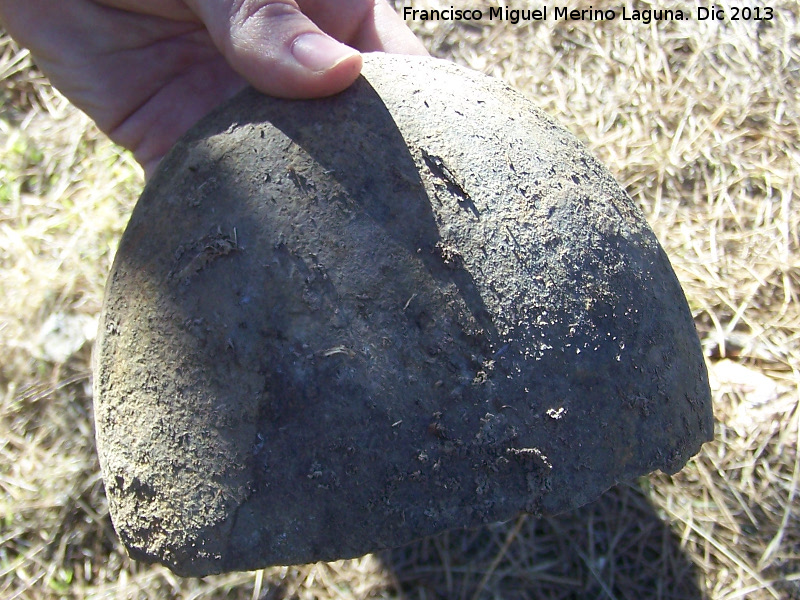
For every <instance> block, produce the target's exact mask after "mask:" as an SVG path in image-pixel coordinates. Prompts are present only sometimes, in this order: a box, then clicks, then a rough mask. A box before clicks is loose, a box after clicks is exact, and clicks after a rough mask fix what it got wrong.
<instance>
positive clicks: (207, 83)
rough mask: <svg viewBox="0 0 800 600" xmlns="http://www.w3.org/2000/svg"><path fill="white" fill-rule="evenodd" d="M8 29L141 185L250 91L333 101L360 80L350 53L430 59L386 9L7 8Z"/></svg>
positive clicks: (198, 1) (120, 1) (360, 0)
mask: <svg viewBox="0 0 800 600" xmlns="http://www.w3.org/2000/svg"><path fill="white" fill-rule="evenodd" d="M0 21H2V22H3V24H4V26H5V27H6V30H7V31H8V33H9V34H11V36H13V37H14V38H15V39H17V40H18V41H19V42H20V43H21V44H22V45H24V46H26V47H27V48H29V49H30V51H31V53H32V54H33V56H34V58H35V60H36V63H37V65H38V66H39V67H40V68H41V69H42V71H44V73H45V74H46V75H47V76H48V77H49V78H50V80H51V82H52V83H53V85H54V86H55V87H57V88H58V89H59V90H60V91H61V92H62V93H63V94H64V95H65V96H66V97H67V98H69V100H70V101H72V102H73V103H74V104H75V105H76V106H78V107H79V108H80V109H82V110H83V111H84V112H86V114H88V115H89V116H90V117H91V118H92V119H93V120H94V121H95V122H96V123H97V125H98V126H99V127H100V129H102V130H103V131H104V132H105V133H106V134H108V136H109V137H110V138H111V139H112V140H114V141H115V142H117V143H118V144H120V145H122V146H125V147H126V148H129V149H130V150H132V151H133V153H134V156H135V157H136V159H137V160H138V161H139V163H140V164H141V165H142V167H143V168H144V170H145V175H150V174H152V172H153V171H154V170H155V168H156V166H157V165H158V163H159V161H160V160H161V158H162V157H163V156H164V154H165V153H166V152H167V150H169V148H171V147H172V145H173V144H174V143H175V142H176V141H177V139H178V138H179V137H180V136H181V135H182V134H183V133H184V132H186V131H187V130H188V129H189V128H190V127H191V126H192V125H193V124H194V123H195V122H196V121H197V120H198V119H200V118H201V117H202V116H203V115H205V114H206V113H207V112H209V111H210V110H211V109H212V108H214V107H215V106H216V105H217V104H219V103H220V102H222V101H223V100H225V99H227V98H229V97H230V96H232V95H234V94H235V93H236V92H237V91H238V90H240V89H241V88H242V87H244V86H245V85H246V83H248V82H249V83H250V84H252V85H253V86H255V87H256V88H258V89H259V90H261V91H262V92H264V93H266V94H270V95H273V96H281V97H290V98H311V97H317V96H326V95H330V94H334V93H336V92H339V91H341V90H343V89H344V88H346V87H347V86H349V85H350V84H351V83H352V82H353V81H354V80H355V79H356V77H358V74H359V72H360V70H361V56H360V55H359V54H358V52H357V51H356V50H354V49H353V48H358V49H359V50H363V51H386V52H398V53H405V54H425V53H426V51H425V49H424V47H423V46H422V44H421V43H420V42H419V40H417V39H416V38H415V37H414V35H413V34H412V33H411V31H410V30H409V29H408V28H407V27H406V26H405V24H404V23H403V21H402V20H401V19H400V17H399V16H398V15H397V14H396V13H395V12H394V10H393V9H392V7H391V6H390V5H389V4H388V2H387V0H296V1H295V0H25V1H24V2H20V0H0ZM323 31H324V32H326V33H327V34H329V35H326V34H325V33H323ZM329 36H330V37H329ZM336 40H340V41H341V42H344V43H347V44H350V45H351V46H352V47H348V46H345V45H344V44H343V43H340V42H337V41H336Z"/></svg>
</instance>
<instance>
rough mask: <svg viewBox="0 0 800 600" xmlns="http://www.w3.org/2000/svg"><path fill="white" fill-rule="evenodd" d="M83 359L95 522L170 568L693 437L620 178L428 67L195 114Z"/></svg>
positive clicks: (659, 271)
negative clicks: (96, 474) (91, 360)
mask: <svg viewBox="0 0 800 600" xmlns="http://www.w3.org/2000/svg"><path fill="white" fill-rule="evenodd" d="M95 366H96V369H95V402H96V407H95V408H96V423H97V438H98V440H97V441H98V451H99V454H100V459H101V464H102V468H103V473H104V478H105V483H106V491H107V494H108V498H109V502H110V506H111V511H112V516H113V520H114V524H115V527H116V528H117V531H118V533H119V535H120V536H121V538H122V539H123V541H124V543H125V545H126V546H127V548H128V549H129V551H130V553H131V555H132V556H134V557H135V558H138V559H141V560H145V561H149V562H152V561H158V562H162V563H164V564H166V565H168V566H169V567H170V568H172V569H173V570H174V571H175V572H176V573H178V574H181V575H192V576H203V575H207V574H210V573H218V572H222V571H230V570H251V569H257V568H260V567H264V566H267V565H272V564H291V563H305V562H312V561H317V560H332V559H339V558H345V557H352V556H357V555H361V554H365V553H367V552H370V551H374V550H377V549H380V548H386V547H391V546H396V545H400V544H403V543H406V542H409V541H411V540H413V539H415V538H418V537H421V536H425V535H429V534H433V533H436V532H439V531H442V530H444V529H448V528H454V527H468V526H475V525H480V524H482V523H486V522H493V521H499V520H505V519H509V518H512V517H513V516H514V515H515V514H517V513H518V512H520V511H526V512H530V513H533V514H554V513H558V512H563V511H567V510H570V509H573V508H575V507H578V506H580V505H582V504H584V503H586V502H589V501H591V500H593V499H595V498H596V497H597V496H598V495H600V494H601V493H602V492H603V491H604V490H606V489H608V488H609V487H610V486H612V485H614V484H615V483H617V482H620V481H627V480H632V479H634V478H636V477H638V476H640V475H643V474H646V473H648V472H650V471H653V470H656V469H661V470H664V471H667V472H674V471H677V470H678V469H680V468H681V467H682V466H683V465H684V463H685V462H686V461H687V460H688V459H689V458H690V457H691V456H692V455H693V454H695V453H696V452H697V451H698V449H699V448H700V446H701V444H702V443H703V442H705V441H707V440H709V439H710V438H711V436H712V429H713V424H712V415H711V401H710V394H709V389H708V381H707V375H706V369H705V365H704V362H703V357H702V354H701V350H700V345H699V341H698V338H697V335H696V333H695V329H694V324H693V321H692V316H691V314H690V311H689V308H688V306H687V303H686V300H685V298H684V295H683V292H682V290H681V287H680V285H679V283H678V281H677V279H676V277H675V274H674V273H673V271H672V268H671V266H670V264H669V261H668V259H667V257H666V255H665V254H664V252H663V250H662V249H661V247H660V245H659V244H658V242H657V240H656V239H655V236H654V235H653V233H652V232H651V230H650V228H649V227H648V225H647V223H646V221H645V219H644V217H643V215H642V214H641V213H640V211H639V210H638V209H637V208H636V207H635V205H634V204H633V202H632V201H631V199H630V198H629V197H628V196H627V194H626V193H625V192H624V191H623V190H622V189H621V188H620V186H619V185H618V184H617V183H616V182H615V181H614V179H613V178H612V176H611V175H610V174H609V173H608V171H607V170H606V169H605V168H604V167H603V166H602V165H600V164H599V163H598V162H597V161H596V160H595V159H594V158H593V157H592V156H591V155H589V153H588V152H587V151H586V150H585V149H584V148H583V146H582V145H581V144H580V143H579V142H578V141H577V140H576V139H575V138H574V137H573V136H572V135H571V134H569V133H568V132H566V131H565V130H564V129H563V128H561V127H560V126H559V125H558V124H556V123H555V122H554V121H553V120H552V119H550V118H549V117H547V116H546V115H545V114H543V113H542V112H541V111H539V110H538V109H536V108H535V107H533V106H532V104H531V103H530V101H528V100H526V99H525V98H523V97H522V96H521V95H519V94H517V93H516V92H514V91H513V90H511V89H509V88H508V87H507V86H505V85H504V84H503V83H501V82H499V81H497V80H494V79H491V78H489V77H486V76H484V75H480V74H478V73H474V72H472V71H469V70H466V69H463V68H461V67H458V66H456V65H453V64H451V63H448V62H445V61H440V60H436V59H429V58H419V57H399V56H388V55H382V54H374V55H367V56H366V57H365V65H364V71H363V76H362V77H361V78H359V80H358V81H357V82H356V83H355V84H354V85H353V86H352V87H351V88H349V89H348V90H347V91H345V92H343V93H341V94H339V95H337V96H334V97H331V98H327V99H321V100H308V101H298V100H295V101H289V100H279V99H272V98H266V97H264V96H262V95H260V94H258V93H256V92H255V91H253V90H247V91H244V92H242V93H241V94H239V95H238V96H237V97H235V98H234V99H233V100H231V101H230V102H228V103H227V104H225V105H224V106H222V107H220V108H219V109H217V110H216V111H215V112H214V113H212V114H211V115H209V116H208V117H207V118H205V119H204V120H203V121H202V122H201V123H199V124H198V125H197V126H196V127H195V128H194V129H193V130H192V131H191V132H190V133H189V134H188V135H187V136H186V137H185V138H184V139H183V140H182V141H181V142H179V143H178V144H177V146H176V147H175V148H174V149H173V150H172V152H171V153H170V154H169V155H168V156H167V158H165V160H164V161H163V164H162V165H161V167H160V169H159V171H158V173H157V174H156V175H155V177H154V178H153V179H152V181H151V182H150V183H149V184H148V185H147V187H146V189H145V191H144V193H143V194H142V197H141V199H140V200H139V203H138V204H137V206H136V209H135V211H134V213H133V216H132V218H131V221H130V224H129V226H128V229H127V231H126V233H125V235H124V237H123V240H122V242H121V244H120V247H119V250H118V253H117V257H116V261H115V264H114V267H113V270H112V273H111V275H110V278H109V283H108V287H107V292H106V300H105V307H104V311H103V314H102V317H101V324H100V332H99V339H98V344H97V349H96V365H95Z"/></svg>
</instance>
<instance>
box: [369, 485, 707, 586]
mask: <svg viewBox="0 0 800 600" xmlns="http://www.w3.org/2000/svg"><path fill="white" fill-rule="evenodd" d="M381 560H382V561H383V563H384V565H385V566H386V567H387V569H388V570H389V571H390V572H391V573H393V575H394V577H395V578H396V585H397V586H398V588H399V591H400V592H401V593H402V596H401V597H402V598H404V600H416V599H418V598H419V599H431V598H442V599H448V600H451V599H453V600H454V599H461V598H463V599H466V600H472V599H475V600H477V599H486V598H502V599H504V600H516V599H527V598H531V599H537V600H539V599H548V600H549V599H559V600H561V599H564V600H566V599H590V598H591V599H603V600H605V599H623V598H626V599H636V600H644V599H663V600H666V599H676V600H677V599H680V600H695V599H697V600H699V599H700V598H703V597H704V594H703V593H702V592H701V589H700V587H699V584H698V581H699V570H698V569H697V567H696V566H695V565H694V564H693V563H692V562H691V561H690V560H689V559H688V558H687V557H686V556H685V555H684V554H683V553H682V551H681V548H680V539H679V538H678V537H677V536H676V535H675V533H674V532H673V531H672V530H671V529H670V528H669V527H668V525H667V523H665V522H664V521H663V520H662V519H661V518H659V516H658V515H657V514H656V513H655V511H654V509H653V507H652V506H651V505H650V503H649V502H648V501H647V499H646V498H645V497H644V496H643V495H642V493H641V492H640V491H639V490H638V489H635V488H632V487H629V486H622V485H621V486H617V487H615V488H612V489H611V490H609V491H608V492H606V494H604V495H603V496H602V497H601V498H600V499H598V500H596V501H595V502H593V503H591V504H588V505H586V506H584V507H582V508H580V509H578V510H576V511H573V512H571V513H568V514H564V515H560V516H557V517H548V518H540V519H536V518H534V517H525V516H523V517H520V518H518V519H517V520H516V521H511V522H509V523H504V524H498V525H494V526H489V527H485V528H481V529H476V530H469V531H450V532H446V533H444V534H441V535H438V536H435V537H430V538H425V539H423V540H420V541H417V542H415V543H413V544H410V545H407V546H404V547H402V548H399V549H395V550H390V551H386V552H384V553H383V554H382V555H381Z"/></svg>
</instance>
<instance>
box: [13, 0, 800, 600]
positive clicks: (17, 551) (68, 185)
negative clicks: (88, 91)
mask: <svg viewBox="0 0 800 600" xmlns="http://www.w3.org/2000/svg"><path fill="white" fill-rule="evenodd" d="M397 4H398V5H400V3H399V2H398V3H397ZM450 4H452V5H453V6H455V7H456V8H466V7H469V8H475V7H478V8H480V7H484V9H485V10H486V7H488V6H489V4H488V3H485V2H480V1H478V0H473V1H471V2H466V1H463V0H452V2H450V3H447V6H450ZM717 4H718V5H722V6H727V5H726V3H717ZM520 5H521V4H520ZM591 5H592V6H594V8H609V7H611V8H616V7H618V6H619V4H617V3H610V2H608V1H605V0H596V1H594V2H593V3H591ZM435 6H436V5H435V4H434V3H432V2H426V1H423V0H419V1H418V2H414V7H415V8H432V7H435ZM441 6H442V5H440V7H441ZM574 6H575V7H577V8H588V6H590V3H588V2H585V1H582V0H581V1H578V2H576V3H574ZM637 6H638V7H640V8H642V7H644V8H648V7H650V8H658V7H669V8H675V5H674V3H673V4H672V5H671V6H668V4H667V3H662V2H660V0H657V1H654V2H642V3H639V4H638V5H637ZM693 6H694V5H693V4H691V3H686V6H685V7H684V8H686V9H691V8H692V7H693ZM772 6H773V8H774V13H775V19H774V20H773V21H771V22H769V23H761V24H758V23H753V22H730V21H711V20H709V21H698V20H696V19H695V18H694V17H693V18H692V19H691V20H689V21H684V22H660V23H651V24H649V25H644V24H642V23H641V22H632V21H622V20H619V19H617V20H614V21H605V22H599V21H594V22H587V21H569V22H565V21H557V22H556V21H553V20H552V19H551V20H549V21H546V22H540V23H527V24H525V23H520V24H517V25H512V24H510V23H507V22H502V23H498V22H492V23H490V22H488V21H484V22H479V23H477V24H473V25H465V24H463V23H462V24H459V23H448V22H416V23H413V24H412V25H413V27H414V28H415V30H416V31H417V33H418V35H420V37H421V38H422V39H423V40H424V41H425V43H426V45H427V46H428V48H429V49H431V51H432V52H433V53H434V54H436V55H438V56H441V57H445V58H450V59H452V60H454V61H456V62H459V63H461V64H465V65H468V66H470V67H473V68H476V69H478V70H481V71H484V72H486V73H490V74H493V75H495V76H497V77H500V78H502V79H504V80H506V81H508V82H509V83H510V84H511V85H512V86H514V87H516V88H517V89H519V90H520V91H522V92H523V93H525V94H526V95H528V96H529V97H530V98H532V99H533V100H534V101H535V102H536V103H537V104H539V105H540V106H541V107H543V108H544V109H545V110H546V111H547V112H549V113H550V114H552V115H553V116H555V117H556V118H558V119H559V120H560V121H561V122H562V123H564V124H565V125H566V126H567V127H568V128H569V129H570V130H572V131H573V132H574V133H576V134H577V135H578V136H579V137H580V138H582V139H583V140H584V141H585V142H586V144H587V145H588V146H589V147H590V148H591V149H592V151H593V152H594V153H595V154H597V155H598V156H599V157H600V159H601V160H602V161H603V162H604V163H605V164H606V165H608V166H609V168H610V169H611V170H612V172H613V173H614V174H615V176H616V177H617V178H618V180H619V181H620V182H621V183H622V184H623V185H624V186H625V188H626V189H627V190H628V192H629V193H630V194H631V196H632V197H633V198H634V200H635V201H636V202H637V203H638V204H639V206H640V207H641V208H642V210H643V211H644V213H645V214H646V216H647V217H648V220H649V221H650V223H651V225H652V226H653V228H654V230H655V231H656V233H657V235H658V236H659V239H660V240H661V242H662V244H663V245H664V247H665V249H666V251H667V253H668V255H669V256H670V259H671V260H672V263H673V266H674V267H675V270H676V272H677V274H678V277H679V279H680V280H681V282H682V284H683V286H684V289H685V291H686V294H687V297H688V299H689V303H690V306H691V308H692V311H693V314H694V317H695V322H696V324H697V328H698V332H699V334H700V337H701V340H702V342H703V345H704V348H705V351H706V354H707V357H708V365H709V370H710V373H711V376H712V383H713V395H714V408H715V416H716V419H717V428H716V439H715V441H714V442H713V443H710V444H707V445H706V446H705V447H704V449H703V450H702V452H701V453H700V454H699V455H698V456H697V457H696V458H695V459H694V460H693V461H691V462H690V464H689V465H688V466H687V467H686V468H685V469H684V470H683V471H682V472H681V473H679V474H678V475H676V476H674V477H668V476H666V475H663V474H654V475H651V476H650V477H647V478H643V479H642V480H640V481H639V482H635V484H633V485H630V486H620V487H617V488H614V489H613V490H611V491H609V492H608V493H607V494H606V495H605V496H603V497H602V498H601V499H600V500H598V501H596V502H594V503H592V504H590V505H588V506H586V507H584V508H582V509H580V510H578V511H576V512H574V513H571V514H569V515H562V516H559V517H555V518H544V519H533V518H528V517H521V518H519V519H518V520H516V521H514V522H511V523H508V524H503V525H496V526H493V527H489V528H484V529H481V530H476V531H470V532H449V533H446V534H442V535H440V536H438V537H435V538H429V539H425V540H421V541H419V542H417V543H414V544H412V545H410V546H408V547H405V548H400V549H397V550H393V551H390V552H385V553H382V554H378V555H369V556H366V557H363V558H360V559H356V560H350V561H340V562H337V563H319V564H315V565H304V566H295V567H281V568H270V569H265V570H263V571H258V572H255V573H236V574H229V575H224V576H218V577H209V578H206V579H204V580H196V579H187V580H184V579H180V578H177V577H175V576H174V575H172V574H171V573H170V572H169V571H167V570H166V569H164V568H161V567H157V566H146V565H141V564H137V563H135V562H133V561H131V560H130V559H128V558H127V556H126V554H125V552H124V549H123V548H122V546H121V545H120V543H119V541H118V540H117V538H116V535H115V533H114V531H113V528H112V526H111V522H110V519H109V516H108V510H107V506H106V502H105V496H104V492H103V487H102V482H101V480H100V477H99V468H98V464H97V459H96V457H95V453H94V446H93V432H92V407H91V390H90V385H89V382H90V371H89V357H90V352H91V345H92V339H91V338H92V335H91V333H90V329H91V328H88V329H89V332H87V328H86V327H85V326H83V325H85V324H86V322H88V321H91V319H95V318H96V316H97V314H98V312H99V309H100V304H101V300H102V290H103V285H104V280H105V276H106V273H107V271H108V269H109V267H110V263H111V260H112V258H113V254H114V250H115V247H116V243H117V240H118V238H119V236H120V234H121V232H122V230H123V228H124V226H125V222H126V219H127V216H128V214H129V212H130V210H131V208H132V206H133V204H134V202H135V200H136V197H137V195H138V192H139V191H140V189H141V186H142V177H141V174H140V171H139V169H138V167H137V166H136V165H135V164H134V162H133V161H132V159H131V157H130V155H129V154H127V153H126V152H123V151H121V150H120V149H118V148H116V147H115V146H113V145H112V144H111V143H109V142H108V141H107V140H105V139H104V138H103V136H102V135H101V134H99V133H98V132H97V130H96V129H95V128H94V126H93V125H92V124H91V123H90V122H89V121H88V120H87V119H86V118H85V117H83V116H82V115H81V114H80V113H78V112H77V111H76V110H75V109H74V108H72V107H71V106H70V105H69V104H68V103H66V102H65V101H64V100H63V98H61V97H60V96H59V95H58V94H57V93H56V92H54V91H53V90H52V89H51V88H50V86H49V85H48V83H47V81H46V80H45V79H43V78H42V77H41V75H40V74H39V73H38V72H37V70H36V69H35V67H34V66H33V64H32V62H31V60H30V57H29V56H28V54H27V52H25V51H24V50H22V49H20V48H18V47H17V46H16V45H15V44H14V43H13V42H12V41H11V40H9V39H8V38H7V37H5V36H4V37H2V38H0V79H2V87H0V103H1V104H0V356H2V357H3V359H2V364H0V597H3V598H33V599H38V598H106V597H108V598H137V599H138V598H243V599H244V598H264V599H269V600H278V599H284V598H286V599H289V598H292V599H312V598H314V599H322V600H327V599H333V598H342V599H344V598H408V599H417V598H419V599H429V598H465V599H472V598H475V599H482V598H509V599H516V598H613V599H623V598H688V599H690V600H691V599H694V598H697V599H701V598H703V599H704V598H713V599H734V598H755V599H761V598H764V599H768V598H776V599H783V598H790V599H791V598H796V599H797V598H800V490H798V485H799V484H800V452H798V429H800V402H798V401H799V400H800V299H799V298H798V295H799V294H800V254H799V253H798V248H800V239H798V237H799V236H800V233H799V232H800V207H799V206H798V191H799V190H800V150H798V146H797V140H799V139H800V91H798V90H800V50H798V47H799V46H800V22H798V14H797V8H796V4H795V3H794V2H788V1H783V0H778V1H776V2H774V3H772ZM53 315H56V317H57V319H58V321H57V322H58V323H59V327H54V326H53V323H54V321H53V320H52V318H53V317H52V316H53ZM48 319H50V320H49V321H48ZM76 323H77V324H79V325H81V326H75V327H73V328H72V329H74V331H71V330H70V327H72V326H73V325H75V324H76ZM59 331H60V332H61V334H60V337H59V333H58V332H59ZM70 331H71V333H70ZM58 340H61V341H62V343H61V344H60V345H59V344H57V343H56V342H57V341H58ZM355 518H357V515H356V516H355Z"/></svg>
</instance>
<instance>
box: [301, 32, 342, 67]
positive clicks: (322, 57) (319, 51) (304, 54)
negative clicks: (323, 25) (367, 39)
mask: <svg viewBox="0 0 800 600" xmlns="http://www.w3.org/2000/svg"><path fill="white" fill-rule="evenodd" d="M354 54H358V53H357V52H356V51H355V50H353V49H352V48H350V47H348V46H345V45H344V44H340V43H339V42H337V41H336V40H334V39H333V38H329V37H328V36H327V35H322V34H320V33H304V34H302V35H299V36H297V39H295V41H294V43H293V44H292V55H293V56H294V58H295V60H297V62H299V63H300V64H301V65H303V66H304V67H305V68H306V69H310V70H312V71H317V72H320V71H327V70H328V69H330V68H332V67H334V66H336V65H337V64H339V63H340V62H342V61H343V60H344V59H346V58H348V57H350V56H353V55H354Z"/></svg>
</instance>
